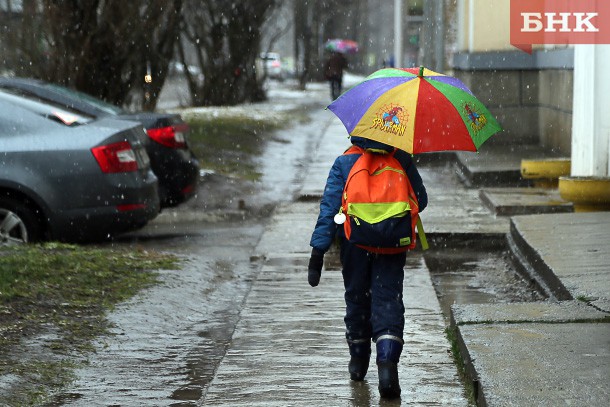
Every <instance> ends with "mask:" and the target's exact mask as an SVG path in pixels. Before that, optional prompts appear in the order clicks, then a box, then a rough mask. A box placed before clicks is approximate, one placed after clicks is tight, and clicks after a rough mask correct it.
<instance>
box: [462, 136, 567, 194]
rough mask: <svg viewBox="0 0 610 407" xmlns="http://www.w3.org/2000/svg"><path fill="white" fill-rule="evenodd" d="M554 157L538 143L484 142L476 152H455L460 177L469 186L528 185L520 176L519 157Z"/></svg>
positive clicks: (520, 158)
mask: <svg viewBox="0 0 610 407" xmlns="http://www.w3.org/2000/svg"><path fill="white" fill-rule="evenodd" d="M556 156H558V154H557V153H554V152H552V151H549V150H548V149H545V148H543V147H541V146H539V145H501V144H497V145H494V144H493V143H492V144H484V145H483V147H482V148H481V150H480V151H479V152H478V153H472V152H468V151H459V152H456V159H457V168H458V170H459V171H460V173H461V176H462V180H463V181H464V182H465V183H466V184H467V185H471V186H478V187H483V186H492V187H493V186H500V185H504V186H509V185H512V186H528V185H530V183H531V182H530V181H529V180H524V179H523V178H522V177H521V160H522V159H538V158H551V157H556Z"/></svg>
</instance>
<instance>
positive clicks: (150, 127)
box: [0, 77, 199, 208]
mask: <svg viewBox="0 0 610 407" xmlns="http://www.w3.org/2000/svg"><path fill="white" fill-rule="evenodd" d="M0 89H7V90H11V91H12V92H19V93H20V94H22V95H24V96H35V97H37V98H40V99H41V100H45V101H50V102H53V103H55V104H60V105H61V106H64V107H66V108H69V109H72V110H75V111H77V112H80V113H82V114H85V115H89V116H92V117H96V118H101V117H113V118H116V119H121V120H129V121H137V122H140V123H142V125H143V126H144V128H145V129H146V132H147V133H148V136H149V137H148V138H147V139H146V140H143V143H144V147H145V148H146V151H147V152H148V155H149V157H150V161H151V166H152V169H153V172H154V173H155V175H156V176H157V178H158V179H159V198H160V200H161V207H162V208H166V207H173V206H176V205H178V204H180V203H182V202H185V201H187V200H188V199H190V198H191V197H192V196H194V195H195V193H196V191H197V180H198V179H199V162H198V161H197V159H196V158H195V156H194V154H193V152H192V151H191V149H190V147H189V144H188V132H189V126H188V124H187V123H186V122H184V120H182V117H181V116H180V115H179V114H166V113H152V112H150V113H147V112H144V113H130V112H127V111H126V110H124V109H122V108H120V107H117V106H114V105H112V104H109V103H106V102H104V101H102V100H100V99H97V98H95V97H93V96H90V95H87V94H85V93H82V92H78V91H75V90H73V89H69V88H66V87H64V86H60V85H56V84H53V83H48V82H44V81H41V80H36V79H28V78H6V77H4V78H0Z"/></svg>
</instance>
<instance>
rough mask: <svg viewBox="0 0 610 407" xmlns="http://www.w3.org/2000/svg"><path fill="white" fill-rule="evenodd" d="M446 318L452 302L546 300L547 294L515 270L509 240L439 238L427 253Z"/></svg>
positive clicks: (433, 242)
mask: <svg viewBox="0 0 610 407" xmlns="http://www.w3.org/2000/svg"><path fill="white" fill-rule="evenodd" d="M424 259H425V262H426V266H427V267H428V269H429V270H430V276H431V278H432V283H433V284H434V289H435V290H436V293H437V296H438V299H439V302H440V304H441V308H442V310H443V314H444V315H445V318H449V315H450V308H451V305H452V304H460V305H465V304H489V303H512V302H534V301H542V300H544V299H545V296H544V295H542V294H541V293H540V292H539V291H538V289H537V288H536V287H535V286H534V285H533V284H531V283H530V282H529V281H526V280H524V279H523V278H522V277H521V276H520V275H519V274H517V272H516V271H515V269H514V267H513V265H512V262H511V258H510V251H509V249H508V248H507V245H506V240H505V238H504V237H503V236H502V237H496V238H490V237H482V238H478V239H475V238H467V239H457V238H447V239H442V238H436V239H433V241H432V242H431V244H430V249H429V250H428V251H426V252H425V253H424Z"/></svg>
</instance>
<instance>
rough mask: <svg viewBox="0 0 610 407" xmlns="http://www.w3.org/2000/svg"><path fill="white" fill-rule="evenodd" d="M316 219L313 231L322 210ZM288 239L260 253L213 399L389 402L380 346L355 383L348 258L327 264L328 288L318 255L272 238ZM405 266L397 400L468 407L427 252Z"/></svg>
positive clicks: (264, 244)
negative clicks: (312, 269) (313, 273)
mask: <svg viewBox="0 0 610 407" xmlns="http://www.w3.org/2000/svg"><path fill="white" fill-rule="evenodd" d="M312 205H314V204H312V203H294V204H287V205H285V206H283V207H282V208H281V209H279V210H278V211H277V212H276V213H275V215H274V219H275V218H276V217H279V218H286V217H290V214H291V213H292V212H293V211H294V210H297V211H299V210H298V209H299V208H303V207H307V206H308V207H311V206H312ZM299 212H301V213H302V211H299ZM310 216H311V219H310V222H309V224H310V225H311V226H310V230H309V231H310V232H311V228H313V223H312V222H314V221H315V216H314V214H310ZM303 221H304V220H303V219H301V220H300V222H301V223H302V222H303ZM276 226H277V225H271V227H270V228H268V229H267V231H266V232H265V235H273V234H275V233H277V231H278V228H277V227H276ZM281 240H282V236H280V237H279V238H273V237H268V236H267V237H263V239H262V240H261V242H260V243H259V247H258V248H257V252H259V253H262V254H261V255H262V256H263V257H264V259H265V260H264V264H263V267H262V270H261V272H260V273H259V275H258V277H257V279H256V281H255V282H254V284H253V287H252V290H251V292H250V294H249V295H248V297H247V299H246V302H245V304H244V306H243V310H242V313H241V316H240V322H239V323H238V324H237V327H236V330H235V333H234V335H233V341H232V343H231V346H230V349H229V351H228V352H227V354H226V356H225V358H224V359H223V361H222V363H221V365H220V366H219V368H218V370H217V372H216V375H215V378H214V380H213V382H212V383H211V384H210V386H209V388H208V391H207V393H206V395H205V397H204V399H203V400H205V401H204V404H203V405H214V406H223V405H230V406H286V405H291V406H311V405H347V406H364V405H367V406H368V405H377V404H379V403H380V400H379V395H378V391H377V381H378V378H377V372H376V367H375V365H374V358H375V351H374V350H373V355H372V361H373V363H372V365H371V368H370V369H369V373H368V375H367V378H366V380H365V381H364V382H361V383H356V382H352V381H351V380H349V375H348V373H347V363H348V361H349V354H348V351H347V345H346V343H345V336H344V330H345V328H344V325H343V315H344V309H345V303H344V300H343V280H342V277H341V272H340V266H339V264H338V262H337V261H336V259H331V261H328V262H325V268H324V270H323V272H322V280H321V283H320V285H319V286H318V287H316V288H311V287H309V286H308V285H307V277H306V267H307V261H308V259H309V256H308V252H307V253H303V252H299V251H294V250H295V248H296V247H297V245H295V243H294V241H293V242H292V243H291V247H292V248H293V249H292V250H286V251H283V250H280V251H273V250H271V249H270V248H272V247H277V246H276V244H275V243H273V244H270V242H280V241H281ZM307 247H308V246H307ZM327 256H331V257H333V256H336V253H333V252H329V253H328V254H327ZM405 270H406V271H405V274H406V278H405V290H404V298H405V308H406V309H407V312H406V315H405V324H406V326H405V349H404V352H403V357H402V359H401V364H400V365H399V376H400V381H401V387H402V389H403V395H402V399H401V400H399V401H396V402H388V405H449V406H467V405H468V402H467V400H466V397H465V395H464V389H463V385H462V383H461V382H460V379H459V376H458V373H457V368H456V367H455V364H454V363H453V360H452V358H451V355H450V344H449V342H448V340H447V339H446V337H445V323H444V320H443V315H442V312H441V310H440V305H439V303H438V300H437V299H436V295H435V292H434V288H433V286H432V282H431V280H430V275H429V272H428V270H427V269H426V267H425V263H424V261H423V259H422V257H421V255H418V254H414V255H413V256H411V257H410V258H409V260H408V262H407V265H406V268H405ZM274 332H275V333H276V335H273V334H272V333H274ZM270 333H271V334H270Z"/></svg>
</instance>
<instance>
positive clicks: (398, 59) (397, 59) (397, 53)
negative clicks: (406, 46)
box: [394, 0, 403, 68]
mask: <svg viewBox="0 0 610 407" xmlns="http://www.w3.org/2000/svg"><path fill="white" fill-rule="evenodd" d="M402 1H403V0H394V66H395V67H396V68H402V64H403V62H402V59H403V58H402V18H403V16H402Z"/></svg>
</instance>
